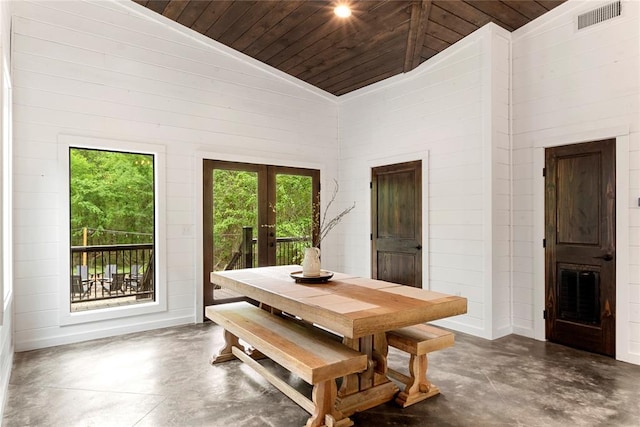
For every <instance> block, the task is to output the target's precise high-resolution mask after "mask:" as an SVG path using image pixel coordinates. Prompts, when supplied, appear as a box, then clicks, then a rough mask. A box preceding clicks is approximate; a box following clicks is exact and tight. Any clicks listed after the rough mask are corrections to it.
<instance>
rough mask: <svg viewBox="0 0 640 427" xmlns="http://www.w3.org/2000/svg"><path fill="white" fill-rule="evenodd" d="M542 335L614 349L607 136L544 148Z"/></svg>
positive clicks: (611, 178) (611, 152)
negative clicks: (544, 268) (581, 142)
mask: <svg viewBox="0 0 640 427" xmlns="http://www.w3.org/2000/svg"><path fill="white" fill-rule="evenodd" d="M545 160H546V165H545V170H546V179H545V188H546V195H545V204H546V206H545V211H546V213H545V217H546V218H545V228H546V232H545V238H546V242H547V246H546V252H545V258H546V259H545V262H546V283H547V285H546V295H545V298H546V314H547V321H546V335H547V338H548V339H549V340H550V341H554V342H557V343H560V344H564V345H569V346H572V347H576V348H581V349H584V350H588V351H592V352H596V353H601V354H606V355H610V356H614V355H615V140H606V141H597V142H590V143H584V144H575V145H570V146H564V147H555V148H549V149H547V150H546V159H545Z"/></svg>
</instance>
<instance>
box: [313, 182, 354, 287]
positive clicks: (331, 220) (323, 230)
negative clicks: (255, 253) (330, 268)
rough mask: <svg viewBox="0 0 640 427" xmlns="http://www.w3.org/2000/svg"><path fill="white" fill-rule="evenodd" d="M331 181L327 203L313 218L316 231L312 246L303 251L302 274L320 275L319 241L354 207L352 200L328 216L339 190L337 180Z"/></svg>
mask: <svg viewBox="0 0 640 427" xmlns="http://www.w3.org/2000/svg"><path fill="white" fill-rule="evenodd" d="M333 182H334V184H335V185H334V188H333V193H331V198H330V199H329V203H327V206H326V207H325V209H324V212H323V214H322V219H320V215H318V216H317V217H316V218H315V224H314V225H315V226H316V227H317V229H318V233H317V235H314V239H313V246H312V247H310V248H306V249H305V252H304V260H303V261H302V274H303V275H304V276H310V277H314V276H316V277H317V276H319V275H320V248H319V247H320V243H321V242H322V240H324V238H325V237H327V235H328V234H329V232H330V231H331V230H333V229H334V228H335V227H336V226H337V225H338V224H340V222H341V221H342V220H343V219H344V217H345V216H346V215H347V214H348V213H349V212H351V211H352V210H353V209H354V208H355V207H356V203H355V202H353V205H351V206H349V207H347V208H345V209H343V210H342V211H340V212H339V213H338V214H337V215H335V216H334V217H329V216H328V214H329V211H330V209H331V206H332V205H333V203H334V202H335V200H336V197H337V196H338V190H339V185H338V181H336V180H335V179H334V180H333Z"/></svg>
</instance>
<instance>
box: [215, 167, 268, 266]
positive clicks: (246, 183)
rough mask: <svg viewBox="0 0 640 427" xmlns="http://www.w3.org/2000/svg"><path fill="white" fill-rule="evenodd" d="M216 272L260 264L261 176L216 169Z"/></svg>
mask: <svg viewBox="0 0 640 427" xmlns="http://www.w3.org/2000/svg"><path fill="white" fill-rule="evenodd" d="M212 221H213V251H212V252H213V253H212V255H213V271H219V270H235V269H238V268H252V267H255V266H256V265H257V257H256V256H255V255H256V254H257V245H256V242H257V237H258V233H257V225H258V173H257V172H252V171H241V170H224V169H214V170H213V218H212Z"/></svg>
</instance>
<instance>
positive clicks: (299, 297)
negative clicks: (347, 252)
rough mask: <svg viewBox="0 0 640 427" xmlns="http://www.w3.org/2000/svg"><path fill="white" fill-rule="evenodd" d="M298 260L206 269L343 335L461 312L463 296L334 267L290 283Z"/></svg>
mask: <svg viewBox="0 0 640 427" xmlns="http://www.w3.org/2000/svg"><path fill="white" fill-rule="evenodd" d="M299 270H300V266H297V265H288V266H278V267H260V268H248V269H242V270H229V271H217V272H213V273H211V283H213V284H216V285H219V286H222V287H223V288H227V289H231V290H233V291H235V292H238V293H240V294H242V295H245V296H247V297H250V298H253V299H255V300H257V301H260V302H262V303H264V304H267V305H270V306H272V307H275V308H278V309H280V310H282V311H284V312H286V313H289V314H292V315H295V316H299V317H300V318H302V319H304V320H307V321H309V322H313V323H316V324H318V325H320V326H323V327H325V328H327V329H329V330H331V331H333V332H336V333H338V334H340V335H343V336H346V337H348V338H358V337H362V336H366V335H372V334H375V333H380V332H385V331H388V330H392V329H397V328H400V327H404V326H411V325H415V324H418V323H424V322H428V321H431V320H436V319H442V318H445V317H450V316H456V315H459V314H464V313H466V312H467V300H466V298H463V297H459V296H454V295H447V294H443V293H439V292H433V291H428V290H424V289H419V288H414V287H410V286H404V285H399V284H397V283H390V282H384V281H382V280H374V279H367V278H363V277H357V276H353V275H348V274H344V273H335V274H334V276H333V278H332V279H331V280H330V281H329V282H327V283H321V284H303V283H296V282H295V280H294V279H293V278H291V277H290V273H292V272H295V271H299Z"/></svg>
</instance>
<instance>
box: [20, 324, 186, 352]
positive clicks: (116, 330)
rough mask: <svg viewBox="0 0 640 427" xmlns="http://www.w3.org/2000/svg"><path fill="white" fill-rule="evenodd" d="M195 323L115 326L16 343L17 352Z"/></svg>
mask: <svg viewBox="0 0 640 427" xmlns="http://www.w3.org/2000/svg"><path fill="white" fill-rule="evenodd" d="M193 323H195V319H194V317H193V316H182V317H174V318H170V319H163V320H157V321H150V322H141V323H138V324H134V325H125V326H115V327H112V328H103V329H99V330H95V331H89V332H80V333H77V334H69V335H60V336H56V337H48V338H36V339H32V340H24V341H20V342H16V343H15V351H16V352H21V351H29V350H37V349H40V348H46V347H54V346H57V345H64V344H73V343H77V342H83V341H89V340H94V339H99V338H108V337H114V336H118V335H125V334H130V333H134V332H144V331H151V330H154V329H161V328H168V327H171V326H180V325H189V324H193Z"/></svg>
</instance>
